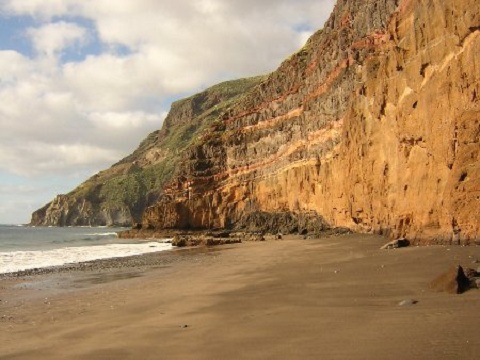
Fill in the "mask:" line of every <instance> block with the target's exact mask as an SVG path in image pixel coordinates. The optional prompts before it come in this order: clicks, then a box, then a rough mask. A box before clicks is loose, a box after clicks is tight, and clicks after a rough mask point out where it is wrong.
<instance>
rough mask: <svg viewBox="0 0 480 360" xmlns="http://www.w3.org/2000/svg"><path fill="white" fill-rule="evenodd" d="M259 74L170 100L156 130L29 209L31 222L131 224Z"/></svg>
mask: <svg viewBox="0 0 480 360" xmlns="http://www.w3.org/2000/svg"><path fill="white" fill-rule="evenodd" d="M262 80H264V77H254V78H248V79H240V80H234V81H227V82H224V83H221V84H218V85H215V86H213V87H211V88H209V89H207V90H205V91H203V92H201V93H199V94H196V95H193V96H190V97H188V98H186V99H183V100H179V101H176V102H174V103H173V104H172V107H171V110H170V113H169V114H168V116H167V117H166V118H165V121H164V124H163V126H162V129H161V130H158V131H154V132H152V133H151V134H149V135H148V136H147V137H146V138H145V139H144V140H143V141H142V142H141V143H140V145H139V147H138V148H137V149H136V150H135V151H134V152H133V153H132V154H131V155H129V156H127V157H125V158H124V159H122V160H121V161H119V162H118V163H116V164H114V165H113V166H112V167H111V168H109V169H107V170H103V171H101V172H99V173H98V174H96V175H94V176H92V177H91V178H90V179H88V180H87V181H85V182H84V183H82V184H81V185H80V186H78V187H77V188H76V189H74V190H73V191H71V192H70V193H68V194H67V195H62V196H58V197H56V198H55V199H54V200H53V201H52V202H50V203H48V204H47V205H45V206H44V207H43V208H41V209H39V210H37V211H35V212H34V213H33V214H32V220H31V224H32V225H53V226H66V225H74V226H75V225H131V224H132V223H134V222H137V221H139V220H140V218H141V215H142V213H143V210H144V209H145V208H146V207H147V206H149V205H151V204H153V203H154V202H155V201H156V200H157V199H158V197H159V196H160V195H161V194H162V191H163V186H164V185H165V184H166V183H167V182H168V181H169V180H170V179H171V178H172V176H173V174H174V173H175V171H176V168H177V164H178V162H179V160H180V158H181V155H182V153H183V151H184V150H185V149H186V148H188V147H189V146H190V145H191V144H192V142H193V141H195V139H197V138H198V137H200V136H201V135H202V134H203V133H204V132H205V131H206V129H207V128H208V127H209V126H210V125H211V124H212V123H213V122H214V121H215V120H216V119H217V117H218V116H220V115H221V114H223V113H224V112H225V111H226V110H227V109H228V108H229V107H230V106H231V105H232V104H233V103H234V102H235V101H238V99H239V98H240V97H242V96H243V95H244V94H245V93H246V92H247V91H248V90H249V89H251V88H252V87H254V86H255V85H257V84H259V83H260V82H261V81H262Z"/></svg>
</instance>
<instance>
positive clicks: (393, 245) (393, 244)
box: [381, 239, 410, 250]
mask: <svg viewBox="0 0 480 360" xmlns="http://www.w3.org/2000/svg"><path fill="white" fill-rule="evenodd" d="M409 245H410V241H408V240H407V239H396V240H392V241H390V242H389V243H387V244H385V245H383V246H382V247H381V249H384V250H385V249H398V248H402V247H407V246H409Z"/></svg>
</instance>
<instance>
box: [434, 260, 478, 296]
mask: <svg viewBox="0 0 480 360" xmlns="http://www.w3.org/2000/svg"><path fill="white" fill-rule="evenodd" d="M430 287H431V288H432V289H434V290H436V291H445V292H448V293H450V294H461V293H463V292H465V291H467V290H468V289H469V288H470V280H469V279H468V278H467V277H466V276H465V272H464V271H463V268H462V267H461V266H460V265H459V266H454V267H452V268H450V269H449V270H448V271H447V272H445V273H443V274H442V275H440V276H439V277H437V278H436V279H435V280H433V281H432V282H431V284H430Z"/></svg>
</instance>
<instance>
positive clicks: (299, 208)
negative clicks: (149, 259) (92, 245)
mask: <svg viewBox="0 0 480 360" xmlns="http://www.w3.org/2000/svg"><path fill="white" fill-rule="evenodd" d="M479 49H480V5H479V3H478V0H375V1H373V0H339V1H338V2H337V5H336V7H335V9H334V11H333V13H332V15H331V17H330V19H329V20H328V21H327V23H326V24H325V27H324V29H323V30H321V31H319V32H317V33H316V34H315V35H314V36H312V38H311V39H310V40H309V41H308V42H307V44H306V46H305V47H304V48H303V49H301V50H300V51H299V52H298V53H296V54H295V55H293V56H292V57H290V58H289V59H288V60H286V61H285V62H284V63H283V64H282V65H281V66H280V67H279V68H278V70H277V71H275V72H274V73H272V74H271V75H269V77H268V78H267V79H266V80H265V81H263V82H262V83H261V84H259V85H258V86H256V87H254V88H253V89H252V90H250V91H249V92H247V93H246V95H245V96H244V97H243V98H242V99H240V100H238V101H236V103H235V104H234V106H232V107H231V108H230V109H229V110H228V111H226V112H224V113H223V115H221V117H220V118H219V120H218V121H216V122H215V123H214V124H212V125H211V127H210V128H209V131H208V132H207V134H206V135H204V136H203V137H202V138H201V140H200V141H198V142H197V143H195V144H192V145H191V146H189V147H188V148H187V149H186V150H185V152H183V153H182V161H181V166H180V167H179V168H178V169H177V172H176V174H175V176H174V177H173V178H172V179H171V181H169V182H168V183H167V184H166V185H165V186H164V191H163V194H162V196H161V197H160V198H159V200H158V202H157V203H156V204H155V205H153V206H150V207H148V208H147V209H146V211H145V213H144V215H143V219H142V223H143V226H144V227H148V228H199V229H205V228H231V227H235V226H238V224H244V223H245V219H252V218H255V214H261V215H262V216H264V217H265V216H267V218H268V214H270V215H271V217H275V216H277V215H278V214H293V215H294V216H298V217H299V218H300V217H305V216H307V217H308V216H317V217H320V218H323V219H324V220H325V222H326V223H328V224H329V225H331V226H346V227H350V228H352V229H354V230H357V231H363V232H375V233H381V234H387V235H390V236H392V237H407V238H408V239H410V240H412V241H416V242H430V243H445V242H452V241H453V242H458V243H468V242H474V241H480V231H479V229H480V216H478V214H477V212H476V210H477V209H478V207H479V205H480V143H479V141H480V57H479Z"/></svg>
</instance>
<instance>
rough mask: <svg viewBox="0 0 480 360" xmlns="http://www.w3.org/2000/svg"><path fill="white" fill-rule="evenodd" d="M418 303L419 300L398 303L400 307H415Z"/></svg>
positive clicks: (406, 300)
mask: <svg viewBox="0 0 480 360" xmlns="http://www.w3.org/2000/svg"><path fill="white" fill-rule="evenodd" d="M416 303H418V301H417V300H413V299H405V300H402V301H400V302H399V303H398V306H412V305H415V304H416Z"/></svg>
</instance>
